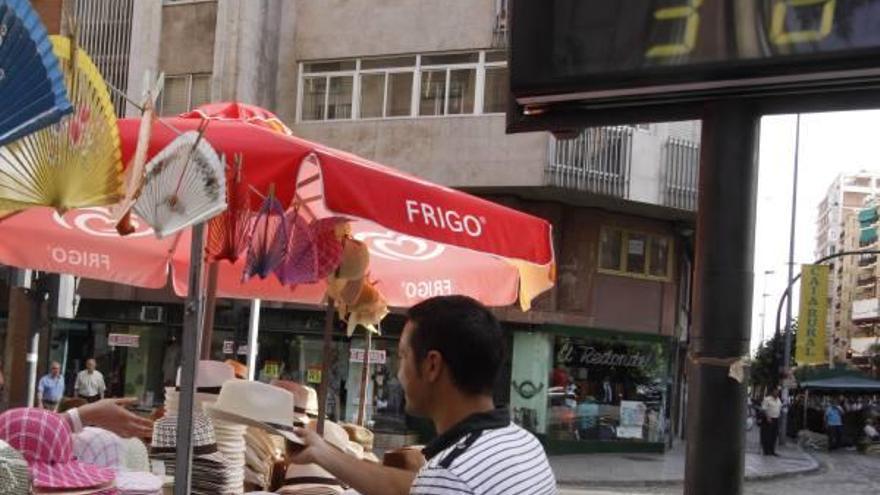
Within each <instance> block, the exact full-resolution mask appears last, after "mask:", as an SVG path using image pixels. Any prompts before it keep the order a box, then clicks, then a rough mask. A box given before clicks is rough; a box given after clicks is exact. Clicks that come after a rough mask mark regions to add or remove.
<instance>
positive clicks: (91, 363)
mask: <svg viewBox="0 0 880 495" xmlns="http://www.w3.org/2000/svg"><path fill="white" fill-rule="evenodd" d="M97 366H98V363H97V362H95V358H89V359H87V360H86V369H87V370H89V371H95V368H96V367H97Z"/></svg>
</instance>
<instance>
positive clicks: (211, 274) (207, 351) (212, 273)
mask: <svg viewBox="0 0 880 495" xmlns="http://www.w3.org/2000/svg"><path fill="white" fill-rule="evenodd" d="M219 275H220V263H218V262H216V261H213V262H211V263H209V264H208V288H207V296H206V298H205V326H204V328H202V353H201V354H202V359H211V341H212V340H213V338H214V312H215V309H216V307H217V279H218V277H219Z"/></svg>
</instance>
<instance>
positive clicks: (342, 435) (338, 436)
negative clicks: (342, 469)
mask: <svg viewBox="0 0 880 495" xmlns="http://www.w3.org/2000/svg"><path fill="white" fill-rule="evenodd" d="M306 427H307V428H309V429H310V430H313V431H318V422H317V421H312V422H311V423H309V424H308V425H307V426H306ZM324 440H325V441H326V442H327V443H329V444H330V445H332V446H334V447H336V448H337V449H339V450H341V451H343V452H345V453H346V454H349V455H352V456H354V457H357V458H358V459H361V458H362V457H363V455H364V450H363V448H361V449H358V448H357V447H354V446H352V443H351V441H349V439H348V433H346V431H345V428H343V427H341V426H339V425H338V424H336V423H334V422H333V421H326V420H325V421H324Z"/></svg>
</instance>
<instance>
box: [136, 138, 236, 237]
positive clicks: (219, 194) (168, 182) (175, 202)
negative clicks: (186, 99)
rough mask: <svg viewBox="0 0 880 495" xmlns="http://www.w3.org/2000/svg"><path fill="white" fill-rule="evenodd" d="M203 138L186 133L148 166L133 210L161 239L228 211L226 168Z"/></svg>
mask: <svg viewBox="0 0 880 495" xmlns="http://www.w3.org/2000/svg"><path fill="white" fill-rule="evenodd" d="M201 137H202V136H201V132H196V131H189V132H185V133H183V134H181V135H180V136H179V137H177V138H176V139H175V140H174V141H172V142H171V143H170V144H168V146H166V147H165V149H163V150H162V151H160V152H159V153H158V154H157V155H156V156H155V157H153V159H152V160H150V162H149V163H147V173H146V177H145V179H144V187H143V189H142V190H141V195H140V197H139V198H138V200H137V202H135V204H134V207H133V208H132V209H133V210H134V212H135V213H137V215H138V216H139V217H141V218H142V219H143V220H144V221H145V222H147V223H148V224H150V226H151V227H153V230H154V231H155V232H156V237H159V238H160V239H161V238H162V237H165V236H168V235H171V234H173V233H175V232H177V231H179V230H181V229H184V228H186V227H189V226H190V225H193V224H196V223H199V222H204V221H206V220H208V219H210V218H212V217H214V216H215V215H218V214H220V213H221V212H222V211H223V210H225V209H226V172H225V170H226V168H225V167H224V166H223V162H222V161H221V160H220V157H219V156H217V152H216V151H214V148H212V147H211V145H210V144H208V142H207V141H205V140H203V139H202V138H201Z"/></svg>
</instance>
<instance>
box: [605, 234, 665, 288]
mask: <svg viewBox="0 0 880 495" xmlns="http://www.w3.org/2000/svg"><path fill="white" fill-rule="evenodd" d="M671 256H672V239H671V238H669V237H666V236H658V235H652V234H647V233H643V232H633V231H627V230H624V229H614V228H603V229H602V230H601V232H600V234H599V271H600V272H604V273H613V274H617V275H629V276H634V277H644V278H651V279H658V280H669V278H670V275H671V259H672V258H671Z"/></svg>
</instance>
